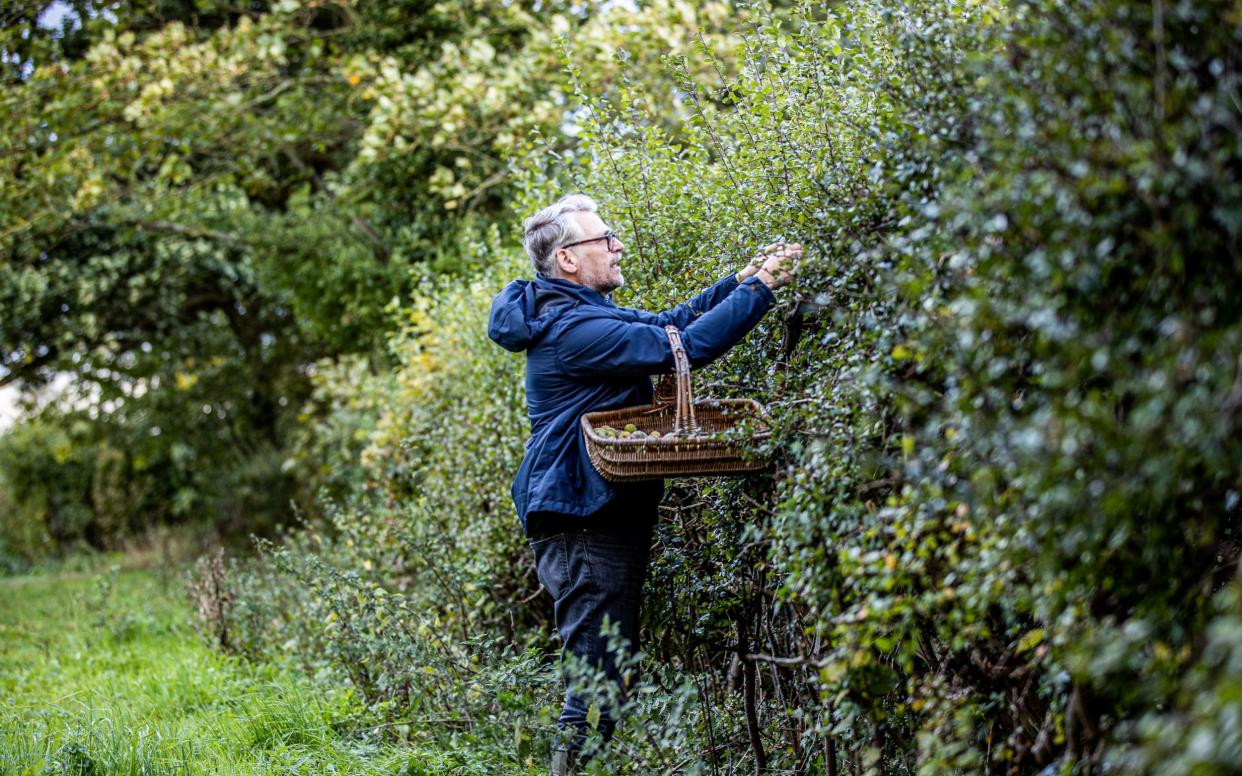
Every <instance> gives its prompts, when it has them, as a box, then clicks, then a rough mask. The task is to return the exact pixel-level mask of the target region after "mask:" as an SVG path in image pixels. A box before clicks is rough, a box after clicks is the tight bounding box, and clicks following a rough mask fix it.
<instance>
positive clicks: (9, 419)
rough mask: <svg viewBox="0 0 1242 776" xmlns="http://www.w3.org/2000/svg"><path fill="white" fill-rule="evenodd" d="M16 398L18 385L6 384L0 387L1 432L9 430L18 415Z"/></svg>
mask: <svg viewBox="0 0 1242 776" xmlns="http://www.w3.org/2000/svg"><path fill="white" fill-rule="evenodd" d="M16 399H17V388H16V386H12V385H6V386H4V387H3V388H0V433H2V432H5V431H8V430H9V426H11V425H13V418H14V417H15V416H16V415H17V408H16V407H14V406H13V402H14V400H16Z"/></svg>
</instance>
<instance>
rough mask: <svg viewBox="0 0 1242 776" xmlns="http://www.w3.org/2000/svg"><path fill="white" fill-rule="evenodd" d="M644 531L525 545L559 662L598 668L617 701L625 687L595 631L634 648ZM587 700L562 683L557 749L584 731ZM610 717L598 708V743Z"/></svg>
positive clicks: (612, 722)
mask: <svg viewBox="0 0 1242 776" xmlns="http://www.w3.org/2000/svg"><path fill="white" fill-rule="evenodd" d="M653 511H654V510H653ZM651 531H652V529H651V525H650V523H649V522H646V521H643V522H642V523H641V524H639V525H635V526H634V527H632V528H629V529H626V530H608V529H590V528H588V529H582V528H577V529H571V530H566V531H562V532H560V533H555V534H552V535H550V536H544V537H537V538H535V539H534V540H532V541H531V545H530V546H531V549H532V550H534V552H535V564H536V568H537V570H538V572H539V581H540V582H542V583H543V586H544V587H546V588H547V589H548V592H550V593H551V594H552V598H553V600H554V601H555V606H554V612H555V614H556V627H557V630H558V631H560V634H561V639H562V640H563V641H564V651H563V652H562V659H563V658H564V656H566V655H576V656H577V657H578V658H579V659H581V660H584V661H587V662H588V663H589V664H590V665H591V666H594V667H598V668H602V669H603V670H604V673H605V674H606V675H607V676H608V678H609V679H610V680H612V681H613V682H615V683H617V685H618V686H619V687H620V689H621V691H622V695H623V696H624V692H625V689H626V688H625V687H624V685H623V683H622V681H621V676H620V672H619V671H618V670H617V655H616V654H615V653H612V652H609V651H608V640H607V639H606V638H604V637H602V636H600V626H602V625H603V624H604V618H605V617H607V618H608V621H609V622H612V623H616V624H617V625H619V626H620V631H621V636H622V637H623V638H624V639H626V640H627V641H628V642H629V650H630V651H631V652H633V651H636V650H637V649H638V647H639V644H638V619H639V608H640V605H641V602H642V592H643V582H644V581H645V580H646V578H647V561H648V557H649V554H650V550H651ZM591 702H592V699H591V698H583V697H579V695H578V694H576V693H575V692H573V690H572V688H571V687H570V683H569V681H568V680H567V681H566V688H565V708H564V710H563V711H562V712H561V718H560V720H559V721H558V722H557V727H558V729H559V731H560V732H559V735H558V739H559V741H558V745H559V746H563V747H566V748H569V749H578V748H581V746H582V743H583V740H584V739H585V738H586V735H587V733H588V732H589V730H590V726H589V724H588V723H587V711H588V709H589V708H590V706H591ZM615 716H616V715H615V713H614V712H613V710H612V709H610V708H608V706H607V704H605V703H603V702H601V703H600V720H599V731H600V733H601V734H602V735H603V737H604V740H605V741H607V740H608V739H610V738H611V737H612V732H613V730H614V729H615V727H616V724H617V720H616V719H615Z"/></svg>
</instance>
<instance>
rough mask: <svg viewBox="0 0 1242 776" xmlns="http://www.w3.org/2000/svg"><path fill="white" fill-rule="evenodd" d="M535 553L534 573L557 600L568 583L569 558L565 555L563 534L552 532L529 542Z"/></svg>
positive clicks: (563, 592)
mask: <svg viewBox="0 0 1242 776" xmlns="http://www.w3.org/2000/svg"><path fill="white" fill-rule="evenodd" d="M530 548H531V550H532V551H534V553H535V574H536V576H538V577H539V582H540V584H542V585H543V586H544V587H545V588H547V590H548V592H549V593H551V594H552V598H553V600H559V599H560V598H561V596H563V595H564V594H565V590H566V588H567V587H568V585H569V560H568V558H567V557H566V549H565V534H563V533H559V534H553V535H552V536H548V537H545V538H543V539H536V540H535V541H533V542H531V543H530Z"/></svg>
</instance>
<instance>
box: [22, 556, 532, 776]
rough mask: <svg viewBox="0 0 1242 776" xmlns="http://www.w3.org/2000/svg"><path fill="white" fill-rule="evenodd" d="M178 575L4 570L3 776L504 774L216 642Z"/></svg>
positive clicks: (324, 682)
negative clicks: (193, 614) (373, 722)
mask: <svg viewBox="0 0 1242 776" xmlns="http://www.w3.org/2000/svg"><path fill="white" fill-rule="evenodd" d="M173 579H174V578H173V577H171V576H169V575H164V576H163V578H162V579H161V577H160V576H159V575H157V574H155V573H153V572H145V571H119V570H117V569H115V568H114V569H112V570H109V571H106V572H104V573H102V574H99V573H96V574H91V573H81V572H78V573H72V572H61V573H56V574H42V575H33V576H25V577H18V578H9V579H0V698H2V699H3V700H2V701H0V774H43V773H57V774H81V775H83V776H85V775H86V774H92V775H96V774H98V775H102V774H135V775H138V774H143V775H145V774H198V773H204V774H206V773H212V774H218V773H229V774H259V773H293V772H298V773H358V774H369V773H376V774H379V773H385V774H395V773H400V774H423V773H427V774H431V773H436V774H453V773H456V774H487V773H496V772H498V771H497V770H496V768H495V763H489V761H488V760H487V753H486V752H468V753H467V752H451V751H447V752H446V751H424V750H423V749H422V748H419V747H418V746H416V745H410V746H405V745H400V744H394V743H393V742H392V741H391V740H390V739H386V738H384V737H382V736H379V735H378V734H377V733H376V731H375V730H374V729H373V728H368V727H367V721H368V718H367V714H366V710H365V709H364V708H363V707H362V706H361V704H360V703H359V702H358V701H357V700H356V698H355V697H354V696H353V694H352V693H351V692H350V691H349V690H348V689H345V686H344V685H343V684H342V683H337V682H333V681H332V680H331V679H330V678H325V677H320V678H314V677H308V676H306V675H305V674H304V673H300V672H297V671H293V670H291V669H286V668H285V667H284V666H282V665H279V664H276V663H266V664H247V663H243V662H241V661H238V660H235V659H231V658H227V657H224V656H221V655H219V654H217V653H215V652H213V651H211V650H210V649H208V648H207V647H206V646H205V645H203V644H201V643H200V642H199V640H198V638H197V637H196V636H195V635H194V633H193V631H192V630H191V629H190V627H189V621H188V617H189V614H188V611H187V608H186V606H185V604H184V602H183V601H182V600H181V596H180V592H179V588H178V587H177V585H176V584H175V582H174V581H173ZM511 768H512V766H511V765H509V766H506V769H511Z"/></svg>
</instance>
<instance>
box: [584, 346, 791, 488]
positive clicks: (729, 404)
mask: <svg viewBox="0 0 1242 776" xmlns="http://www.w3.org/2000/svg"><path fill="white" fill-rule="evenodd" d="M664 331H665V333H666V334H668V340H669V344H670V345H671V346H672V348H673V363H674V365H675V368H676V376H677V377H676V392H675V395H672V396H670V395H669V394H670V393H671V392H669V391H665V390H657V391H656V395H655V398H654V399H653V403H652V404H645V405H642V406H639V407H625V408H623V409H619V410H605V411H603V412H588V413H587V414H586V415H583V416H582V433H583V436H584V437H585V438H586V446H587V453H588V454H589V455H590V456H591V463H592V464H593V465H594V466H595V469H596V470H597V471H598V472H599V473H600V474H601V475H602V476H603V477H604V479H606V480H608V481H610V482H633V481H635V480H651V479H662V478H664V477H703V476H719V475H736V474H748V473H751V472H757V471H762V470H763V469H765V468H767V466H768V462H767V461H766V460H764V459H762V458H759V457H757V456H756V455H754V454H748V455H743V454H742V450H741V445H740V444H739V442H738V441H736V440H732V439H729V440H726V439H720V438H719V437H717V436H716V435H717V434H719V433H720V432H722V431H726V430H728V429H730V428H732V427H733V426H735V425H737V424H738V423H739V422H741V421H743V420H747V419H754V420H756V421H757V423H756V427H757V429H758V430H757V431H756V432H754V433H752V434H751V435H750V440H751V441H758V440H763V439H766V438H768V437H769V436H771V432H770V431H768V429H767V427H766V426H764V425H763V422H762V420H761V418H762V413H763V405H762V404H760V403H759V402H757V401H754V400H752V399H719V400H710V399H709V400H704V401H697V402H696V401H694V394H693V390H692V388H691V385H690V361H689V359H687V358H686V349H685V347H683V346H682V343H681V332H679V331H678V330H677V327H676V326H665V327H664ZM662 387H663V386H662ZM628 423H633V424H634V425H635V426H637V427H638V428H640V429H642V430H643V431H646V432H654V433H658V434H659V435H660V438H658V439H657V438H653V437H652V438H645V439H611V438H609V437H605V436H602V435H601V434H600V433H599V432H598V431H597V430H596V429H598V428H600V427H602V426H612V427H613V428H616V429H622V428H624V427H625V426H626V424H628ZM669 432H673V434H674V435H675V436H674V437H673V438H672V439H666V438H664V437H665V435H666V434H667V433H669Z"/></svg>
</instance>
